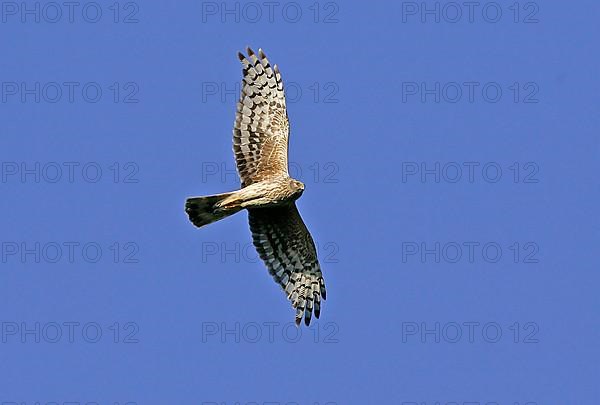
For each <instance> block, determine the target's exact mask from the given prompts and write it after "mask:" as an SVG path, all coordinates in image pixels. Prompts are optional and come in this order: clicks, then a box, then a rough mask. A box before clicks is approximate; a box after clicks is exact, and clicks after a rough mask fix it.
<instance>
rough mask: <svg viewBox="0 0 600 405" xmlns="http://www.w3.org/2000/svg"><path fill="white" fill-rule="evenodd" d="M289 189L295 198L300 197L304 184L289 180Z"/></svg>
mask: <svg viewBox="0 0 600 405" xmlns="http://www.w3.org/2000/svg"><path fill="white" fill-rule="evenodd" d="M290 187H291V188H292V190H293V191H294V195H296V196H297V197H296V198H298V197H300V196H301V195H302V193H303V192H304V183H302V182H301V181H298V180H296V179H290Z"/></svg>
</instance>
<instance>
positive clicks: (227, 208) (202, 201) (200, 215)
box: [185, 191, 242, 228]
mask: <svg viewBox="0 0 600 405" xmlns="http://www.w3.org/2000/svg"><path fill="white" fill-rule="evenodd" d="M234 194H235V191H234V192H231V193H223V194H215V195H208V196H205V197H191V198H188V199H187V200H186V202H185V212H187V214H188V217H189V218H190V221H192V223H193V224H194V225H196V226H197V227H198V228H199V227H201V226H204V225H208V224H210V223H213V222H215V221H218V220H220V219H223V218H225V217H228V216H230V215H233V214H235V213H236V212H238V211H240V210H241V209H242V208H241V207H240V206H239V203H237V202H236V201H235V199H233V201H225V200H226V199H227V198H228V197H231V196H232V195H234ZM230 200H232V199H230ZM225 202H226V204H224V203H225Z"/></svg>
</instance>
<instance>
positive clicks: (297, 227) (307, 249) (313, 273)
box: [248, 203, 326, 325]
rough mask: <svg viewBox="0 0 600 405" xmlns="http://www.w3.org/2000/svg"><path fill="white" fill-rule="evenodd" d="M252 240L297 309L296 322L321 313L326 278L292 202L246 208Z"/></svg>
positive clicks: (307, 321)
mask: <svg viewBox="0 0 600 405" xmlns="http://www.w3.org/2000/svg"><path fill="white" fill-rule="evenodd" d="M248 218H249V221H250V230H251V231H252V240H253V242H254V246H255V247H256V250H257V251H258V254H259V255H260V257H261V259H262V260H263V261H264V262H265V264H266V266H267V268H268V269H269V273H270V274H271V275H272V276H273V279H274V280H275V281H276V282H277V283H278V284H279V285H280V286H281V287H282V288H283V289H284V291H285V292H286V294H287V296H288V299H289V300H290V301H291V303H292V306H293V307H294V308H295V309H296V324H300V322H301V321H302V318H303V317H304V323H305V324H306V325H309V324H310V319H311V317H312V313H313V310H314V313H315V317H317V318H319V315H320V313H321V297H323V299H325V298H326V292H325V281H324V280H323V274H322V273H321V268H320V266H319V261H318V260H317V251H316V249H315V243H314V242H313V239H312V237H311V236H310V233H309V232H308V229H307V228H306V225H304V222H303V221H302V218H301V217H300V213H299V212H298V209H297V208H296V205H295V204H294V203H292V204H289V205H284V206H277V207H270V208H254V209H249V210H248Z"/></svg>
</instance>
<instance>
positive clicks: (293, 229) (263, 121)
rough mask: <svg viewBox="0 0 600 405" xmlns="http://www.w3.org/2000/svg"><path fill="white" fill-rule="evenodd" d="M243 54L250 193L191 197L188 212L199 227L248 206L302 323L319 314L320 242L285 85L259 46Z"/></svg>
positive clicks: (244, 163)
mask: <svg viewBox="0 0 600 405" xmlns="http://www.w3.org/2000/svg"><path fill="white" fill-rule="evenodd" d="M247 53H248V56H245V55H243V54H241V53H239V54H238V56H239V59H240V61H241V62H242V65H243V80H242V89H241V95H240V100H239V102H238V103H237V112H236V115H235V123H234V128H233V152H234V155H235V160H236V164H237V169H238V173H239V175H240V179H241V183H242V188H241V189H240V190H238V191H233V192H229V193H224V194H217V195H212V196H206V197H192V198H188V199H187V201H186V205H185V210H186V212H187V214H188V216H189V218H190V221H192V223H193V224H194V225H196V226H197V227H201V226H204V225H207V224H209V223H212V222H215V221H218V220H220V219H222V218H225V217H227V216H229V215H232V214H235V213H236V212H238V211H240V210H242V209H247V210H248V220H249V222H250V230H251V232H252V239H253V242H254V246H255V247H256V250H257V251H258V253H259V255H260V257H261V259H262V260H263V261H264V262H265V265H266V266H267V268H268V269H269V273H270V274H271V276H273V279H274V280H275V281H276V282H277V283H278V284H279V285H280V286H281V287H282V288H283V290H284V291H285V293H286V294H287V297H288V299H289V300H290V301H291V303H292V306H293V307H294V308H295V309H296V324H300V322H301V321H302V318H304V322H305V323H306V325H309V324H310V320H311V317H312V314H313V312H314V314H315V317H317V318H318V317H319V315H320V313H321V298H322V299H325V297H326V292H325V281H324V280H323V275H322V273H321V268H320V266H319V261H318V260H317V251H316V249H315V244H314V242H313V239H312V237H311V236H310V233H309V231H308V229H307V228H306V225H304V222H303V221H302V218H301V217H300V213H299V212H298V209H297V208H296V204H295V201H296V200H297V199H298V198H299V197H300V196H301V195H302V192H303V191H304V184H302V183H301V182H300V181H298V180H295V179H293V178H291V177H290V176H289V173H288V139H289V130H290V126H289V121H288V117H287V110H286V106H285V92H284V88H283V81H282V80H281V74H280V72H279V69H278V68H277V65H275V66H273V67H271V64H270V63H269V60H268V59H267V56H266V55H265V54H264V52H263V51H262V50H261V49H259V50H258V55H256V54H255V53H254V52H253V51H252V49H250V48H247Z"/></svg>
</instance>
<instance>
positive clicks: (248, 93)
mask: <svg viewBox="0 0 600 405" xmlns="http://www.w3.org/2000/svg"><path fill="white" fill-rule="evenodd" d="M247 52H248V56H247V57H246V56H245V55H243V54H241V53H239V54H238V56H239V58H240V61H241V62H242V65H243V66H244V68H243V75H244V77H243V80H242V86H241V90H242V91H241V95H240V101H239V102H238V103H237V112H236V114H235V124H234V127H233V152H234V154H235V160H236V164H237V169H238V173H239V174H240V178H241V180H242V187H246V186H248V185H250V184H252V183H257V182H259V181H261V180H264V179H266V178H268V177H271V176H273V175H282V174H285V175H287V174H288V161H287V155H288V153H287V150H288V137H289V129H290V126H289V121H288V117H287V111H286V108H285V94H284V91H283V81H282V80H281V74H280V73H279V69H278V68H277V65H275V66H274V67H273V68H272V67H271V64H270V63H269V61H268V59H267V56H266V55H265V54H264V52H263V51H262V49H259V50H258V57H257V55H256V54H255V53H254V52H253V51H252V49H250V48H247Z"/></svg>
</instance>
